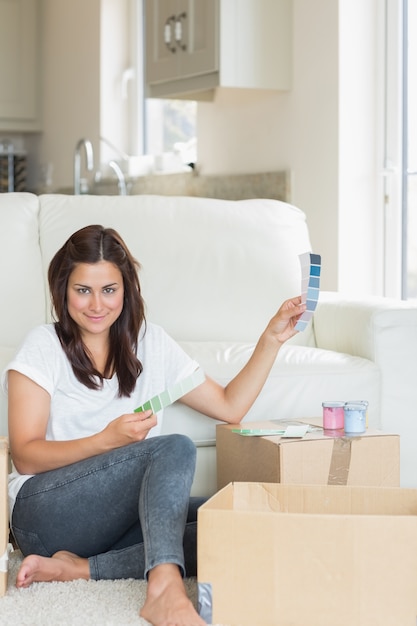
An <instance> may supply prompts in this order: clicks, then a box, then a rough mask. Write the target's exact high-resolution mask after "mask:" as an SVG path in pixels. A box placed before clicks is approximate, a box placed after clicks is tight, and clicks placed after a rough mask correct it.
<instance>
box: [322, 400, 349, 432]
mask: <svg viewBox="0 0 417 626" xmlns="http://www.w3.org/2000/svg"><path fill="white" fill-rule="evenodd" d="M344 406H345V403H344V402H340V401H329V402H322V407H323V430H331V431H335V430H343V427H344V418H345V413H344Z"/></svg>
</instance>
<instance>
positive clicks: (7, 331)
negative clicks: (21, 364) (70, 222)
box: [0, 193, 45, 346]
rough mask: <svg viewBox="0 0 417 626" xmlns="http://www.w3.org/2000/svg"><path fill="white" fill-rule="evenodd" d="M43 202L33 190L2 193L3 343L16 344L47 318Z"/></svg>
mask: <svg viewBox="0 0 417 626" xmlns="http://www.w3.org/2000/svg"><path fill="white" fill-rule="evenodd" d="M38 211H39V204H38V199H37V197H36V196H34V195H32V194H29V193H6V194H0V223H1V228H0V260H1V268H2V270H3V272H2V296H1V298H0V321H1V323H0V345H2V346H16V345H17V344H19V343H20V342H21V341H22V339H23V337H24V336H25V335H26V333H27V332H28V331H29V330H30V329H31V328H33V326H37V325H38V324H42V323H43V322H44V320H45V285H44V278H43V271H42V260H41V251H40V248H39V229H38Z"/></svg>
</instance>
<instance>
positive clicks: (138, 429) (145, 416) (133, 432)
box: [101, 410, 157, 449]
mask: <svg viewBox="0 0 417 626" xmlns="http://www.w3.org/2000/svg"><path fill="white" fill-rule="evenodd" d="M156 424H157V417H156V415H155V413H152V411H151V410H148V411H143V412H137V413H125V414H124V415H120V417H117V418H116V419H114V420H112V421H111V422H109V423H108V424H107V426H106V427H105V428H104V430H103V431H102V433H101V435H102V436H103V437H104V438H105V441H106V443H107V446H108V447H109V449H111V448H121V447H122V446H126V445H128V444H129V443H134V442H136V441H143V439H145V438H146V436H147V434H148V433H149V431H150V430H151V428H153V427H154V426H156Z"/></svg>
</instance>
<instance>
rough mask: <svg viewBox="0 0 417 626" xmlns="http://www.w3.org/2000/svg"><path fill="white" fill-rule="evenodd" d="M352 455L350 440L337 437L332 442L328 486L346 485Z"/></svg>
mask: <svg viewBox="0 0 417 626" xmlns="http://www.w3.org/2000/svg"><path fill="white" fill-rule="evenodd" d="M351 455H352V440H351V439H347V438H346V437H337V438H335V439H334V441H333V451H332V458H331V461H330V469H329V479H328V481H327V484H328V485H347V482H348V477H349V468H350V458H351Z"/></svg>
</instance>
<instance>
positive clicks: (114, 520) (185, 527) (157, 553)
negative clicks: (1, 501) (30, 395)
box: [12, 435, 204, 580]
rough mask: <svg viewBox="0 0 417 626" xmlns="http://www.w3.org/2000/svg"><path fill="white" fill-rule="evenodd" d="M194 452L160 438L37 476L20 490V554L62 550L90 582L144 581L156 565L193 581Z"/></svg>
mask: <svg viewBox="0 0 417 626" xmlns="http://www.w3.org/2000/svg"><path fill="white" fill-rule="evenodd" d="M195 458H196V450H195V446H194V444H193V442H192V441H191V440H190V439H189V438H188V437H185V436H184V435H162V436H159V437H154V438H150V439H146V440H145V441H141V442H138V443H133V444H130V445H128V446H125V447H123V448H117V449H115V450H112V451H110V452H107V453H105V454H100V455H98V456H94V457H91V458H89V459H86V460H84V461H80V462H77V463H73V464H71V465H67V466H65V467H61V468H59V469H56V470H51V471H48V472H43V473H41V474H37V475H35V476H33V477H32V478H30V479H29V480H27V481H26V482H25V483H24V484H23V486H22V487H21V489H20V491H19V493H18V495H17V499H16V504H15V506H14V509H13V515H12V531H13V535H14V537H15V539H16V542H17V544H18V546H19V548H20V549H21V551H22V553H23V554H24V555H28V554H39V555H42V556H52V555H53V554H54V553H55V552H57V551H58V550H68V551H70V552H73V553H75V554H77V555H79V556H81V557H85V558H88V561H89V565H90V575H91V578H92V579H94V580H99V579H111V580H114V579H118V578H146V576H147V574H148V572H149V570H150V569H152V568H153V567H155V566H156V565H159V564H161V563H176V564H177V565H178V566H179V567H180V569H181V571H182V574H183V576H185V575H188V576H195V575H196V560H197V558H196V543H197V541H196V539H197V508H198V507H199V506H200V504H202V502H203V501H204V500H203V499H202V498H191V499H190V489H191V484H192V481H193V477H194V471H195Z"/></svg>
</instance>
